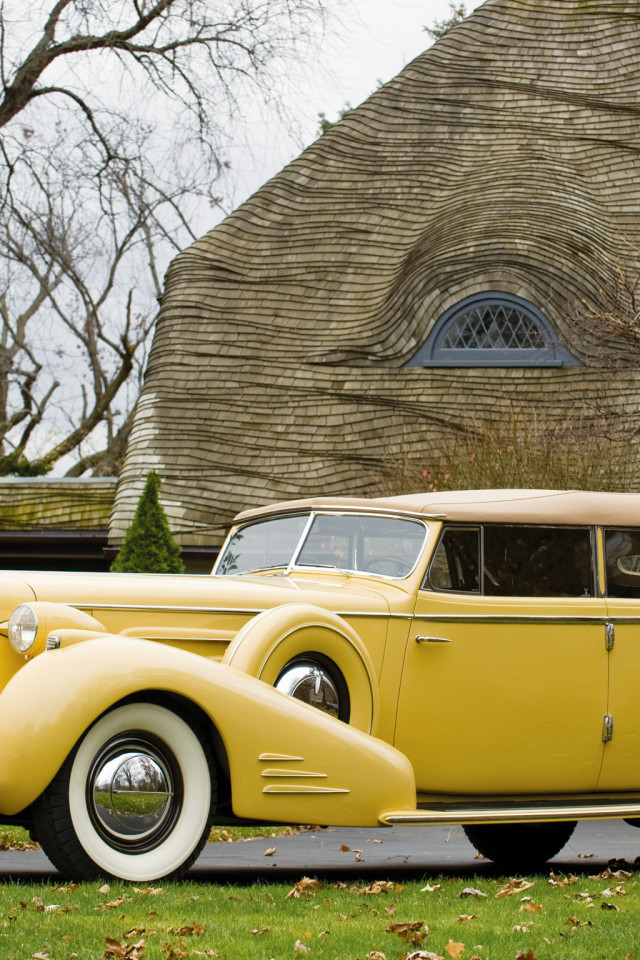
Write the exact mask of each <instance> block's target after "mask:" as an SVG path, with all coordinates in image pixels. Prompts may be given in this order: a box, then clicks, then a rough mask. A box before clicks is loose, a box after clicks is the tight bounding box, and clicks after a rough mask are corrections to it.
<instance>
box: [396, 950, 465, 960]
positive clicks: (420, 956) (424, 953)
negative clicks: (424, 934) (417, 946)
mask: <svg viewBox="0 0 640 960" xmlns="http://www.w3.org/2000/svg"><path fill="white" fill-rule="evenodd" d="M404 960H444V957H441V956H440V955H439V954H438V953H431V952H430V951H429V950H416V951H415V952H414V953H408V954H407V955H406V957H405V958H404ZM472 960H473V958H472Z"/></svg>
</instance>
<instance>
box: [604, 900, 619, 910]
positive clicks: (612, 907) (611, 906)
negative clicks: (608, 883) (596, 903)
mask: <svg viewBox="0 0 640 960" xmlns="http://www.w3.org/2000/svg"><path fill="white" fill-rule="evenodd" d="M600 907H601V908H602V910H619V909H620V907H616V905H615V903H607V902H606V900H603V901H602V903H601V904H600Z"/></svg>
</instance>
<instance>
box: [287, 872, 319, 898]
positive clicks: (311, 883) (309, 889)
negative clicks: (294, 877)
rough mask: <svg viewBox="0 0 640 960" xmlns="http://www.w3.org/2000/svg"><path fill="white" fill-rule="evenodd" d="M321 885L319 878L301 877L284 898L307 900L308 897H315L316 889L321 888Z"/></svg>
mask: <svg viewBox="0 0 640 960" xmlns="http://www.w3.org/2000/svg"><path fill="white" fill-rule="evenodd" d="M323 886H324V884H323V883H322V882H321V881H320V880H312V879H311V877H302V879H300V880H298V882H297V883H296V885H295V887H293V889H292V890H290V891H289V893H288V894H287V895H286V897H285V900H288V899H289V897H293V899H294V900H308V899H309V897H315V895H316V891H317V890H322V888H323Z"/></svg>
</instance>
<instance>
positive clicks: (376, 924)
mask: <svg viewBox="0 0 640 960" xmlns="http://www.w3.org/2000/svg"><path fill="white" fill-rule="evenodd" d="M616 874H617V875H616ZM505 887H506V889H505ZM479 894H484V896H480V895H479ZM501 894H502V895H501ZM637 944H640V884H639V882H638V874H635V873H633V874H631V873H626V872H618V871H614V874H613V875H612V874H611V871H610V870H609V871H605V873H604V874H599V875H597V876H594V877H591V878H590V877H588V876H587V875H586V874H585V875H584V876H580V877H578V878H572V877H556V878H553V877H548V876H531V877H529V878H527V880H526V881H524V880H520V881H519V882H518V883H512V884H508V881H506V880H495V879H492V880H489V879H486V878H473V877H470V876H469V877H465V878H451V877H440V878H433V877H432V878H430V879H429V880H428V881H423V882H421V883H416V882H411V883H407V884H406V885H397V884H394V883H393V882H389V881H384V880H383V879H381V880H380V881H377V882H370V883H369V884H367V885H365V884H363V883H360V884H357V885H351V884H349V883H344V884H343V883H338V884H334V883H331V884H326V885H321V884H319V883H317V882H315V883H308V882H302V883H300V884H298V885H297V886H296V887H292V885H291V884H288V885H282V884H272V883H269V884H267V883H264V884H255V885H252V886H246V887H236V886H225V885H222V884H219V885H212V884H204V883H181V884H168V885H166V887H164V886H162V885H161V884H158V885H155V886H150V887H142V886H141V887H136V886H132V885H128V884H124V883H112V884H111V885H109V886H108V885H103V886H101V885H100V884H97V883H91V884H81V885H79V886H74V885H62V886H59V887H51V886H48V885H36V886H28V885H22V884H20V885H17V884H8V885H6V886H4V887H2V888H0V957H2V958H3V960H28V958H32V957H35V958H37V960H41V958H48V960H76V958H77V960H98V958H101V957H116V958H118V957H119V958H127V957H128V958H130V960H141V958H144V960H156V958H157V960H184V958H187V957H194V958H196V957H209V958H212V960H213V958H216V957H218V958H226V960H249V958H258V960H270V958H275V960H285V958H291V960H296V958H300V957H304V956H306V957H308V958H309V960H313V958H314V957H317V958H327V960H356V958H359V960H365V958H368V960H381V958H382V957H385V958H386V960H401V958H405V957H407V956H408V955H410V954H411V953H414V952H415V951H420V952H419V953H418V955H417V958H416V960H418V958H420V957H423V958H429V957H431V956H438V957H443V958H444V960H451V958H456V957H461V958H462V960H471V958H472V957H478V958H480V960H492V958H493V960H516V958H518V957H519V958H520V960H534V958H535V960H552V958H575V960H603V958H609V957H612V958H614V957H615V958H618V960H639V958H640V950H639V949H638V947H637V946H636V945H637Z"/></svg>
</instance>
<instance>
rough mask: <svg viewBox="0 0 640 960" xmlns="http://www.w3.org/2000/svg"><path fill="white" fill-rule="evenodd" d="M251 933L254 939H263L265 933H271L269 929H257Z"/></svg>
mask: <svg viewBox="0 0 640 960" xmlns="http://www.w3.org/2000/svg"><path fill="white" fill-rule="evenodd" d="M251 933H252V934H253V936H254V937H261V936H263V934H265V933H269V927H256V928H255V930H252V931H251Z"/></svg>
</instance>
